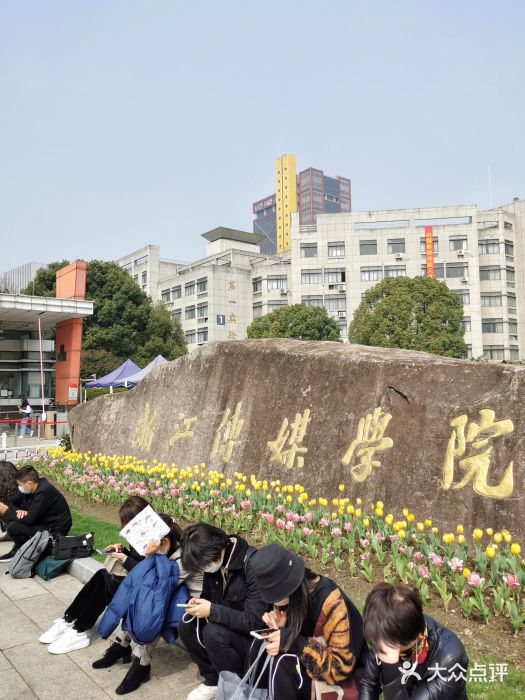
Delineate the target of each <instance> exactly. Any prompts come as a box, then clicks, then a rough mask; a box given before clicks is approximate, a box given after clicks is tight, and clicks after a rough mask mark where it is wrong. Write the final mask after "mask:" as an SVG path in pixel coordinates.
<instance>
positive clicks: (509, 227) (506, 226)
mask: <svg viewBox="0 0 525 700" xmlns="http://www.w3.org/2000/svg"><path fill="white" fill-rule="evenodd" d="M503 228H504V229H506V230H507V231H512V224H511V223H510V221H504V222H503Z"/></svg>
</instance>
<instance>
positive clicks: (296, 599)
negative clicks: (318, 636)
mask: <svg viewBox="0 0 525 700" xmlns="http://www.w3.org/2000/svg"><path fill="white" fill-rule="evenodd" d="M316 577H317V574H313V576H312V572H311V571H310V570H309V569H306V571H305V575H304V578H303V581H302V583H301V585H300V586H299V587H298V588H296V589H295V591H294V592H293V593H291V594H290V596H289V603H288V610H287V612H286V627H287V629H288V639H287V641H286V645H285V647H284V651H285V652H287V651H289V650H290V648H291V646H292V645H293V643H294V642H295V640H296V639H297V637H298V636H299V635H300V634H301V630H302V629H303V628H304V627H306V626H311V625H312V606H311V602H310V589H309V587H308V582H309V581H311V580H312V578H316ZM312 631H313V630H312Z"/></svg>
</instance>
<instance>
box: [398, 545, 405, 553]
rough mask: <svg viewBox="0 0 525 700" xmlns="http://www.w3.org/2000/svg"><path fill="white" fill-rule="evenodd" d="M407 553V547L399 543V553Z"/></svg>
mask: <svg viewBox="0 0 525 700" xmlns="http://www.w3.org/2000/svg"><path fill="white" fill-rule="evenodd" d="M406 553H407V547H406V545H404V544H401V545H399V554H406Z"/></svg>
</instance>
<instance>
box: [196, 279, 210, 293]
mask: <svg viewBox="0 0 525 700" xmlns="http://www.w3.org/2000/svg"><path fill="white" fill-rule="evenodd" d="M207 291H208V278H207V277H201V278H200V280H197V294H202V293H203V292H207Z"/></svg>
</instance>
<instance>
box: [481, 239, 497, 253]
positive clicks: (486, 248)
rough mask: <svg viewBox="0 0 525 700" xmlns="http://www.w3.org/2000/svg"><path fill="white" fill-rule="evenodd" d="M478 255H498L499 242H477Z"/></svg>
mask: <svg viewBox="0 0 525 700" xmlns="http://www.w3.org/2000/svg"><path fill="white" fill-rule="evenodd" d="M478 253H479V254H480V255H493V254H494V253H499V241H498V240H490V241H479V242H478Z"/></svg>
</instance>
